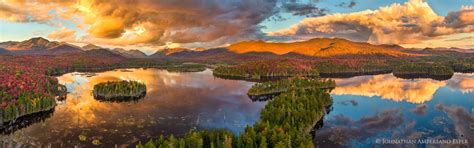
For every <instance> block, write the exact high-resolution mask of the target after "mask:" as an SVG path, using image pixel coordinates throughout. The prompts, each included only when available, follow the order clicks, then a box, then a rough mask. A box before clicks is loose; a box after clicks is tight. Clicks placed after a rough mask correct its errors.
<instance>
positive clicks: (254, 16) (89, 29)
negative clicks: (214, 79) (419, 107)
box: [0, 0, 474, 52]
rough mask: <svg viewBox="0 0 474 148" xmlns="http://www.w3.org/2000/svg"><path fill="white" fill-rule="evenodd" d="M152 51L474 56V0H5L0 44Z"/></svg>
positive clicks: (0, 16)
mask: <svg viewBox="0 0 474 148" xmlns="http://www.w3.org/2000/svg"><path fill="white" fill-rule="evenodd" d="M37 36H41V37H45V38H48V39H50V40H57V41H64V42H69V43H74V44H77V45H84V44H87V43H93V44H97V45H101V46H105V47H123V48H127V49H131V48H138V49H141V50H143V51H145V52H146V51H153V50H156V49H159V48H163V47H188V48H197V47H206V48H207V47H216V46H223V45H226V44H229V43H233V42H238V41H244V40H266V41H282V42H289V41H297V40H306V39H309V38H316V37H338V38H345V39H349V40H352V41H358V42H369V43H372V44H399V45H402V46H404V47H418V48H424V47H460V48H474V0H426V1H422V0H409V1H406V0H394V1H389V0H383V1H382V0H0V41H10V40H14V41H21V40H26V39H29V38H31V37H37Z"/></svg>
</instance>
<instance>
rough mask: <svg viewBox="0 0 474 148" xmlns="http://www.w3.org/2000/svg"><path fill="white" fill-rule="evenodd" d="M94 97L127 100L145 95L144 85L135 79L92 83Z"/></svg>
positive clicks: (119, 100) (103, 99) (118, 100)
mask: <svg viewBox="0 0 474 148" xmlns="http://www.w3.org/2000/svg"><path fill="white" fill-rule="evenodd" d="M92 93H93V95H94V98H95V99H97V100H102V101H117V102H121V101H129V100H136V99H140V98H143V97H145V95H146V85H145V84H144V83H140V82H137V81H127V80H122V81H107V82H103V83H99V84H96V85H94V90H93V92H92Z"/></svg>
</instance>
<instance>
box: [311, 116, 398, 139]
mask: <svg viewBox="0 0 474 148" xmlns="http://www.w3.org/2000/svg"><path fill="white" fill-rule="evenodd" d="M403 123H404V119H403V114H402V113H401V109H400V108H395V109H389V110H385V111H382V112H378V113H377V114H375V115H374V116H366V117H362V118H361V119H360V120H351V119H350V118H349V117H346V116H344V115H336V116H334V119H332V120H331V121H330V122H328V123H325V125H324V126H325V127H324V128H323V129H320V130H318V131H317V132H316V135H315V138H314V140H315V144H316V145H319V146H323V147H340V146H341V145H347V144H349V142H350V141H351V140H359V141H363V140H365V139H367V138H369V137H371V136H374V135H376V134H377V133H379V132H384V131H388V130H393V129H395V128H398V127H400V126H401V125H402V124H403Z"/></svg>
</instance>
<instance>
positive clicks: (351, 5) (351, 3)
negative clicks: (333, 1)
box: [336, 0, 357, 8]
mask: <svg viewBox="0 0 474 148" xmlns="http://www.w3.org/2000/svg"><path fill="white" fill-rule="evenodd" d="M356 4H357V3H356V2H355V1H354V0H352V1H351V2H349V3H346V2H342V3H339V4H337V5H336V7H344V8H352V7H354V6H355V5H356Z"/></svg>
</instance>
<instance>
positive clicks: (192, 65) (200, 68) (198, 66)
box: [166, 63, 206, 72]
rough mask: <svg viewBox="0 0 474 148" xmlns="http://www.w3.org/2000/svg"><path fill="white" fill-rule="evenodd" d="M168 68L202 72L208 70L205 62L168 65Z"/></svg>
mask: <svg viewBox="0 0 474 148" xmlns="http://www.w3.org/2000/svg"><path fill="white" fill-rule="evenodd" d="M166 70H167V71H169V72H201V71H204V70H206V66H205V65H203V64H195V63H183V64H179V65H175V66H168V67H166Z"/></svg>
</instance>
